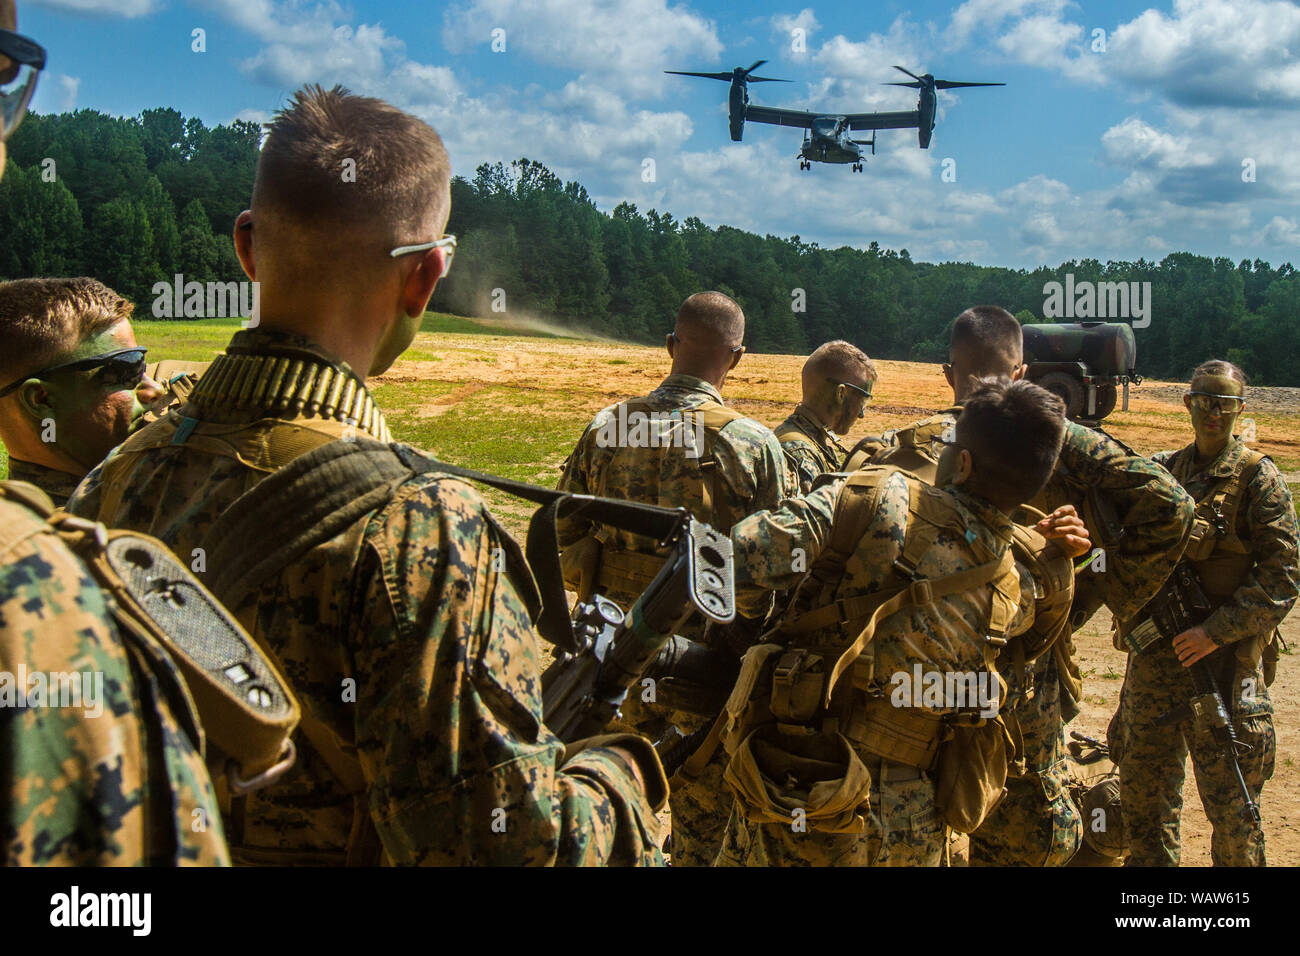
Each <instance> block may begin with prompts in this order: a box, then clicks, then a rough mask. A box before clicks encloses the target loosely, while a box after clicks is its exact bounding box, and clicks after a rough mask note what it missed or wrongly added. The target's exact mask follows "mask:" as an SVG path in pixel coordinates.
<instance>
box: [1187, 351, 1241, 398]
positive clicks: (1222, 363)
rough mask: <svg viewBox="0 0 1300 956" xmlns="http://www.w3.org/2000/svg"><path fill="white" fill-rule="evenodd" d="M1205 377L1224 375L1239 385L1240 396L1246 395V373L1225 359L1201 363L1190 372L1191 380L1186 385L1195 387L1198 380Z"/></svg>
mask: <svg viewBox="0 0 1300 956" xmlns="http://www.w3.org/2000/svg"><path fill="white" fill-rule="evenodd" d="M1206 375H1226V376H1227V377H1228V378H1231V379H1233V380H1234V381H1236V382H1239V383H1241V394H1242V395H1245V394H1246V373H1245V372H1243V371H1242V370H1241V369H1240V368H1238V367H1237V366H1236V365H1233V364H1232V363H1231V362H1229V361H1227V360H1226V359H1210V360H1209V361H1208V362H1202V363H1201V364H1200V365H1198V366H1196V369H1195V371H1193V372H1192V379H1191V381H1190V382H1189V383H1188V384H1190V385H1195V384H1196V380H1197V379H1198V378H1202V377H1204V376H1206Z"/></svg>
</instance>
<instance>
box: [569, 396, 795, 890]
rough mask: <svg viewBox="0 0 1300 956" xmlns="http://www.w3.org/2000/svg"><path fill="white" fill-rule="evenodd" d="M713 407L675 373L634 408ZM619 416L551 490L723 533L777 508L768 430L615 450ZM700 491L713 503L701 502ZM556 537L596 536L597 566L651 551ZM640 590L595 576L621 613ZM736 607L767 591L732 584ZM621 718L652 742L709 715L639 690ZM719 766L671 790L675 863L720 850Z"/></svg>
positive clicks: (777, 449)
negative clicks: (610, 500) (605, 499)
mask: <svg viewBox="0 0 1300 956" xmlns="http://www.w3.org/2000/svg"><path fill="white" fill-rule="evenodd" d="M718 405H722V396H721V394H719V392H718V390H717V389H716V388H714V387H713V386H712V385H710V384H709V383H708V382H705V381H703V380H702V379H698V378H695V377H693V376H689V375H681V374H673V375H669V376H668V377H667V378H665V379H664V381H663V383H662V384H660V386H659V387H658V388H657V389H655V390H654V391H653V392H651V393H650V394H649V395H648V396H646V398H644V399H642V400H638V401H637V402H636V405H635V407H636V408H637V409H640V410H642V411H645V412H654V413H665V414H671V413H674V412H676V413H679V414H680V413H683V412H686V413H688V415H687V420H689V413H690V412H691V411H692V410H697V409H700V408H701V407H702V406H718ZM620 408H622V409H623V411H622V412H620ZM620 415H627V403H619V404H618V405H611V406H610V407H608V408H606V409H604V410H602V411H601V412H600V413H599V414H598V415H597V416H596V417H595V419H594V420H593V421H592V423H591V424H590V425H589V426H588V427H587V430H586V431H585V432H584V433H583V435H582V438H581V439H579V441H578V444H577V447H576V448H575V449H574V451H573V454H572V455H570V456H569V459H568V461H567V462H566V463H565V467H564V473H563V475H562V476H561V478H560V481H559V484H558V486H557V487H558V488H559V489H560V490H562V491H569V492H572V493H574V494H592V495H605V496H609V497H614V498H623V499H627V500H630V501H643V502H649V503H651V504H658V505H664V506H667V507H673V508H675V507H683V508H686V509H687V510H688V511H690V512H691V513H692V514H694V515H695V516H696V517H698V518H700V519H701V520H706V521H708V523H709V524H711V525H713V526H714V527H716V528H718V529H719V530H720V531H724V532H725V531H727V530H728V529H730V528H731V527H732V525H734V524H735V523H736V522H737V521H739V520H741V519H742V518H744V517H745V516H746V515H749V514H752V513H753V512H755V511H759V510H761V509H764V508H775V507H776V506H777V505H778V504H779V502H780V501H781V500H782V499H783V498H784V497H785V496H786V494H787V474H788V473H787V470H786V462H785V458H784V456H783V455H782V453H781V446H780V444H779V443H778V442H777V440H776V437H775V436H774V435H773V434H772V432H771V431H769V430H768V429H767V428H766V427H765V426H763V425H760V424H759V423H758V422H756V421H753V420H752V419H748V418H741V417H736V418H735V420H734V421H731V422H729V423H728V424H726V425H725V426H724V427H723V428H722V429H721V430H720V431H719V432H718V433H717V438H716V441H715V442H714V443H713V445H712V448H711V449H697V450H696V452H695V456H694V460H692V457H691V456H689V455H688V454H687V453H686V452H687V449H685V448H682V447H672V448H647V447H619V446H617V444H615V443H611V442H609V441H606V440H605V438H604V437H603V436H602V428H606V429H607V428H608V427H609V426H610V425H611V424H616V423H617V421H618V420H619V417H620ZM683 427H684V428H688V427H689V425H684V426H683ZM606 434H608V433H606ZM709 455H711V457H712V460H713V462H715V464H713V465H712V469H713V475H714V479H713V481H712V482H711V488H708V489H706V488H705V487H704V483H702V482H701V479H700V473H701V469H700V462H701V461H703V460H705V458H704V457H701V456H705V457H708V456H709ZM706 492H707V493H708V495H709V497H710V499H711V501H710V506H709V507H707V508H706V507H705V505H704V497H705V494H706ZM706 512H707V516H706ZM558 533H559V542H560V546H561V548H565V549H569V552H570V553H572V551H573V550H575V549H577V550H580V549H581V548H583V547H586V546H589V545H591V544H593V543H594V542H597V541H598V542H599V543H600V546H601V550H600V555H601V557H600V562H601V564H602V565H604V564H608V563H610V559H609V553H610V552H611V551H616V552H632V553H633V554H641V555H653V554H654V544H655V543H654V542H651V541H649V540H647V539H644V538H641V537H640V536H638V535H634V534H632V533H630V532H626V531H622V530H619V529H616V528H604V527H599V526H597V525H595V524H593V523H592V522H590V521H584V520H582V519H575V518H566V519H562V520H561V521H560V522H559V526H558ZM659 563H662V560H660V562H659ZM601 571H602V572H603V571H604V567H602V568H601ZM645 583H649V582H648V580H646V581H645ZM643 586H644V585H643V584H641V583H640V582H639V581H634V582H626V581H625V582H617V581H610V582H608V583H606V582H604V581H602V582H600V590H601V592H602V593H604V594H605V596H606V597H608V598H609V599H610V600H612V601H614V602H615V603H617V604H618V605H620V606H621V607H622V608H623V609H624V610H627V609H628V608H629V607H631V605H632V603H633V602H634V601H635V600H636V598H637V597H638V596H639V590H638V588H639V587H643ZM736 604H737V612H738V614H739V615H741V616H743V617H744V618H746V619H749V620H758V619H761V618H763V617H765V616H766V614H767V613H768V610H769V608H770V606H771V595H770V594H768V593H766V592H761V591H751V592H749V593H742V592H740V591H739V590H738V592H737V595H736ZM679 633H680V634H681V635H682V636H684V637H689V638H692V639H695V640H699V639H701V638H702V637H703V635H704V627H703V620H702V619H701V618H700V617H699V616H698V615H696V616H694V617H692V618H691V619H690V620H689V621H687V623H686V624H685V625H684V626H683V627H682V628H680V629H679ZM623 717H624V719H625V720H626V721H627V723H628V724H629V725H630V726H632V727H635V728H636V729H637V730H638V731H639V732H641V733H643V734H645V735H646V736H647V737H650V738H651V739H658V738H659V737H661V736H663V734H664V733H666V732H667V730H668V728H669V727H670V726H672V725H674V724H675V725H676V726H677V727H679V728H680V729H681V730H682V731H683V733H688V734H689V733H691V732H693V731H694V730H696V729H698V728H700V727H702V726H703V725H704V724H706V723H708V722H709V719H710V718H709V716H707V715H701V714H696V713H690V712H687V711H683V710H674V709H670V708H669V707H666V706H664V705H662V704H655V703H651V702H643V701H642V700H641V698H640V697H638V696H637V695H636V692H635V688H634V691H633V694H632V695H630V696H629V702H628V705H627V706H626V707H625V708H624V713H623ZM724 765H725V760H723V759H722V756H721V755H720V754H719V755H715V757H714V759H713V760H712V761H711V762H710V763H709V764H708V765H707V766H706V767H705V768H704V770H703V772H702V773H701V775H700V777H699V778H698V779H697V780H696V781H694V782H692V783H690V784H688V785H685V786H678V787H677V788H675V789H674V791H673V794H672V799H671V806H672V828H673V852H672V860H673V864H674V865H693V866H708V865H710V864H711V863H712V862H713V859H714V857H715V856H716V855H717V852H718V848H719V846H720V845H721V841H722V833H723V830H724V829H725V827H726V822H727V819H726V818H727V813H728V810H729V809H730V799H729V797H728V796H727V795H726V793H725V790H724V787H723V784H722V769H723V766H724Z"/></svg>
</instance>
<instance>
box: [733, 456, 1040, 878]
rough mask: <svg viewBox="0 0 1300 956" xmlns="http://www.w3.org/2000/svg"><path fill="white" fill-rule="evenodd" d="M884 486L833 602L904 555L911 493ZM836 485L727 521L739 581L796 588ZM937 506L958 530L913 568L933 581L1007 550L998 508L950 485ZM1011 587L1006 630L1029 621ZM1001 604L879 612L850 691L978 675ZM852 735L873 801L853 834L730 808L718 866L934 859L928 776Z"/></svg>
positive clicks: (860, 591) (936, 823)
mask: <svg viewBox="0 0 1300 956" xmlns="http://www.w3.org/2000/svg"><path fill="white" fill-rule="evenodd" d="M882 482H883V483H882V486H881V494H880V497H879V506H878V509H877V511H876V512H875V515H874V516H873V517H872V519H871V522H870V524H869V525H868V526H867V530H866V532H865V533H864V534H863V535H862V537H861V539H860V545H859V547H858V548H857V549H856V551H854V553H853V554H852V555H851V556H850V557H849V559H848V561H847V563H846V564H845V570H844V575H843V578H842V579H841V582H840V584H839V586H838V587H837V588H835V590H834V597H835V599H837V600H838V599H846V598H852V597H855V596H858V595H864V594H869V593H872V592H875V591H879V590H881V589H883V588H885V587H887V586H889V585H891V584H893V583H894V581H895V562H896V561H897V560H898V559H899V558H900V557H901V556H902V554H903V547H904V542H905V532H906V529H907V524H908V513H909V503H910V500H911V494H912V492H911V488H910V487H909V485H908V483H907V481H906V480H905V478H904V477H903V475H902V474H901V473H900V472H897V471H893V472H891V473H889V474H888V475H887V476H886V477H884V478H883V479H882ZM843 487H844V480H843V479H838V480H834V481H832V482H830V483H828V484H826V485H824V486H822V487H820V488H818V489H817V490H816V491H814V492H812V493H811V494H809V495H807V496H806V497H804V498H795V499H790V500H788V501H786V502H785V503H784V504H783V505H782V507H781V508H780V509H778V510H775V511H764V512H759V513H758V514H755V515H751V516H750V517H749V518H747V519H745V520H744V521H742V522H740V524H738V525H737V526H736V527H735V528H733V529H732V541H733V545H734V547H735V557H736V583H737V587H740V586H745V585H748V586H757V587H765V588H771V589H786V588H791V587H794V586H795V585H796V584H797V583H798V582H799V580H800V579H801V578H802V577H803V576H804V573H805V571H806V569H807V568H810V567H811V566H812V562H813V561H815V559H816V557H817V555H819V554H820V553H821V551H822V550H823V548H824V547H825V546H826V543H827V541H828V540H829V536H830V534H831V527H832V522H833V519H834V515H835V509H836V503H837V500H838V497H839V495H840V493H841V490H842V489H843ZM945 501H946V503H947V505H948V506H949V507H950V508H951V509H952V510H953V511H954V512H955V514H956V516H957V517H958V519H959V521H960V523H961V524H962V525H963V526H964V527H965V528H966V529H967V532H968V534H967V535H954V534H951V533H948V532H947V531H941V532H940V533H939V536H938V537H937V538H936V539H935V541H934V543H933V544H932V545H931V546H930V547H929V549H928V550H927V551H926V552H925V554H924V556H923V558H922V559H921V561H920V563H919V564H918V565H917V567H916V569H915V573H916V575H917V576H918V577H922V578H931V579H933V578H937V577H940V576H942V575H947V574H952V573H955V572H958V571H963V570H967V569H970V568H973V567H975V566H977V565H979V564H983V563H985V562H986V561H987V560H989V558H988V557H987V555H989V554H992V555H993V556H994V557H1000V556H1003V555H1005V554H1006V552H1007V551H1008V549H1009V548H1010V546H1011V519H1010V518H1009V517H1008V516H1007V515H1006V514H1004V513H1003V512H1001V511H1000V510H998V509H997V508H995V507H993V506H992V505H991V504H989V503H988V502H986V501H984V500H983V499H981V498H978V497H976V496H974V495H971V494H968V493H967V492H965V491H963V490H962V489H961V488H960V487H952V488H948V489H946V490H945ZM977 544H978V549H977ZM796 556H798V559H796ZM805 561H806V563H805ZM995 583H998V582H995ZM1015 590H1016V595H1015V596H1014V597H1011V596H1008V597H1007V598H1006V599H1005V600H1007V601H1008V602H1009V603H1010V604H1011V605H1013V606H1014V608H1015V610H1014V611H1008V614H1009V616H1010V622H1011V623H1010V626H1009V628H1008V633H1010V634H1015V633H1019V632H1020V631H1023V630H1024V629H1025V628H1026V627H1027V626H1028V624H1029V621H1028V620H1027V619H1026V618H1025V614H1024V611H1023V609H1022V608H1021V607H1020V605H1019V603H1018V597H1019V593H1018V591H1019V588H1018V584H1017V585H1016V588H1015ZM999 599H1000V598H999V597H998V596H997V592H996V590H995V588H994V587H992V586H985V587H980V588H977V589H974V590H972V591H966V592H962V593H958V594H953V595H949V596H946V597H941V598H937V599H936V600H935V602H934V603H933V604H931V605H928V606H926V607H912V608H905V609H903V610H901V611H899V612H897V613H895V614H892V615H890V616H888V617H886V618H884V619H883V620H881V621H880V622H879V625H878V627H877V629H876V633H875V638H874V640H873V641H872V644H871V647H872V649H873V655H874V662H873V663H872V665H871V667H872V676H871V678H870V681H869V683H868V684H867V685H865V686H861V687H860V686H859V680H858V678H857V676H856V675H855V677H854V688H855V693H860V694H861V697H862V699H864V700H865V699H866V698H878V697H884V698H889V697H890V695H891V692H892V690H893V687H892V686H891V685H892V684H893V680H892V678H893V675H896V674H899V673H902V674H911V673H913V670H914V667H916V666H919V667H921V668H923V669H924V670H926V671H936V670H937V671H940V672H948V673H978V672H980V671H984V670H986V667H987V660H986V647H987V639H986V638H987V632H986V628H987V626H988V622H989V619H990V616H991V615H992V614H993V602H994V601H995V600H999ZM855 637H856V633H854V634H844V635H841V636H840V637H839V638H833V639H834V640H839V641H840V642H841V646H846V645H847V644H848V643H849V642H851V641H852V640H853V639H854V638H855ZM863 662H864V661H863V659H859V663H863ZM845 679H846V680H847V679H848V675H847V674H846V677H845ZM850 742H851V744H852V746H853V747H854V750H855V752H857V754H858V756H859V758H860V759H861V760H862V762H863V763H864V764H865V765H866V766H867V768H868V770H869V771H870V773H871V796H870V800H871V807H870V813H869V822H868V826H867V828H866V829H865V831H864V832H863V833H861V834H851V833H850V834H839V833H823V832H816V831H813V830H807V831H796V830H794V829H793V828H792V827H787V826H783V825H781V824H775V823H751V822H749V821H747V820H746V819H745V817H744V815H743V814H742V813H740V812H736V813H735V814H733V817H732V819H731V822H730V824H729V828H728V829H729V832H728V835H727V839H726V841H725V845H724V849H723V851H722V852H721V854H720V856H719V863H720V864H724V865H727V864H729V865H776V864H781V865H831V864H850V863H851V864H853V865H867V866H916V865H926V866H936V865H939V864H940V863H941V861H942V860H943V857H944V851H945V847H946V842H947V828H946V826H945V825H944V824H943V822H942V820H941V818H940V816H939V813H938V810H937V808H936V805H935V786H936V778H935V775H934V773H933V772H931V771H925V770H918V769H915V768H912V767H908V766H905V765H902V764H898V763H894V762H891V761H882V760H881V758H880V757H879V756H878V755H876V754H874V753H873V752H872V751H869V750H867V749H865V748H864V747H862V746H861V744H860V743H859V742H858V741H856V740H853V739H852V738H851V737H850Z"/></svg>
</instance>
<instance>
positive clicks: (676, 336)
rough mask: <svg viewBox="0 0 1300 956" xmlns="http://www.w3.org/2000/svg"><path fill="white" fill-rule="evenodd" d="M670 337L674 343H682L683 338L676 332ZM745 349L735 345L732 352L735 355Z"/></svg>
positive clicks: (669, 335)
mask: <svg viewBox="0 0 1300 956" xmlns="http://www.w3.org/2000/svg"><path fill="white" fill-rule="evenodd" d="M668 337H669V338H670V339H672V340H673V341H674V342H680V341H681V340H682V337H681V336H680V335H678V334H677V332H676V331H672V332H669V333H668ZM744 347H745V346H744V345H734V346H732V348H731V351H732V353H733V354H734V353H736V352H739V351H740V350H741V349H743V348H744Z"/></svg>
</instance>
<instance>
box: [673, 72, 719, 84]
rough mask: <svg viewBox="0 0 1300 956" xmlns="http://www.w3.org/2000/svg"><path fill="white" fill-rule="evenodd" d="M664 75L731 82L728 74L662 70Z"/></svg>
mask: <svg viewBox="0 0 1300 956" xmlns="http://www.w3.org/2000/svg"><path fill="white" fill-rule="evenodd" d="M664 72H665V73H672V74H675V75H676V76H702V77H704V78H705V79H706V80H726V81H727V82H728V83H729V82H731V74H730V73H688V72H687V71H685V70H664Z"/></svg>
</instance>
